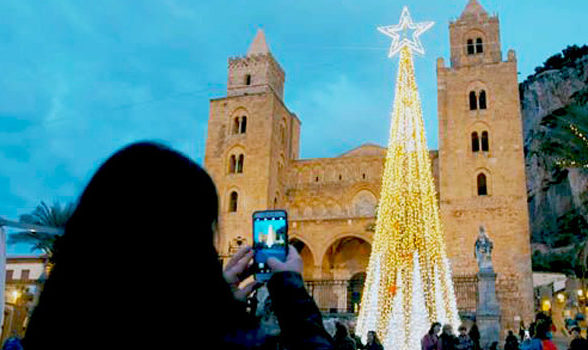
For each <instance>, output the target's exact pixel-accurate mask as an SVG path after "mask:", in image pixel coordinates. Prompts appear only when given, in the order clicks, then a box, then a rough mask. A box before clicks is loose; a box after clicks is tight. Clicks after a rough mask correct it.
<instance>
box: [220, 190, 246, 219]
mask: <svg viewBox="0 0 588 350" xmlns="http://www.w3.org/2000/svg"><path fill="white" fill-rule="evenodd" d="M233 193H236V194H237V195H236V203H235V207H232V206H233V196H234V194H233ZM242 201H243V198H242V196H241V191H240V190H239V188H237V187H235V186H232V187H231V188H229V189H228V190H227V191H226V193H225V205H224V211H225V212H229V213H235V212H238V211H239V208H242V206H243V203H242ZM232 209H235V210H232Z"/></svg>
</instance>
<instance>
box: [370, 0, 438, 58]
mask: <svg viewBox="0 0 588 350" xmlns="http://www.w3.org/2000/svg"><path fill="white" fill-rule="evenodd" d="M434 24H435V22H420V23H414V22H413V21H412V18H411V17H410V12H408V7H406V6H404V8H403V9H402V15H400V23H398V24H396V25H393V26H385V27H378V30H379V31H380V32H382V33H384V34H386V35H388V36H389V37H391V38H392V45H391V46H390V53H389V54H388V57H392V56H394V55H396V54H397V53H398V52H399V51H400V50H402V48H403V47H405V46H407V47H408V48H410V49H411V50H412V51H414V52H416V53H418V54H421V55H424V54H425V48H424V47H423V44H422V43H421V40H420V38H419V36H420V35H421V34H423V33H424V32H426V31H427V30H429V29H430V28H431V27H432V26H433V25H434ZM409 31H412V34H410V33H409Z"/></svg>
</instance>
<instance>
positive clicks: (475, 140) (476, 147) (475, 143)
mask: <svg viewBox="0 0 588 350" xmlns="http://www.w3.org/2000/svg"><path fill="white" fill-rule="evenodd" d="M478 151H480V140H479V137H478V133H477V132H473V133H472V152H478Z"/></svg>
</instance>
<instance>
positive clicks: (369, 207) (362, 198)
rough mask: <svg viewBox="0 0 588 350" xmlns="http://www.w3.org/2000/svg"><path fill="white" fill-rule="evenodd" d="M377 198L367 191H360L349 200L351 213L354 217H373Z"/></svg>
mask: <svg viewBox="0 0 588 350" xmlns="http://www.w3.org/2000/svg"><path fill="white" fill-rule="evenodd" d="M377 204H378V198H377V197H376V195H375V194H374V192H372V191H371V190H369V189H365V188H364V189H361V190H359V191H357V192H355V194H354V195H353V199H352V200H351V212H352V213H353V215H355V216H360V217H373V216H375V214H376V205H377Z"/></svg>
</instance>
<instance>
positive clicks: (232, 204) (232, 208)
mask: <svg viewBox="0 0 588 350" xmlns="http://www.w3.org/2000/svg"><path fill="white" fill-rule="evenodd" d="M238 200H239V194H237V192H235V191H233V192H231V197H230V199H229V212H231V213H234V212H236V211H237V201H238Z"/></svg>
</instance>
